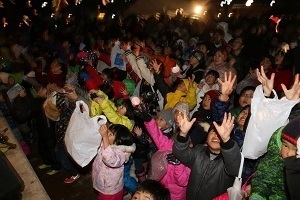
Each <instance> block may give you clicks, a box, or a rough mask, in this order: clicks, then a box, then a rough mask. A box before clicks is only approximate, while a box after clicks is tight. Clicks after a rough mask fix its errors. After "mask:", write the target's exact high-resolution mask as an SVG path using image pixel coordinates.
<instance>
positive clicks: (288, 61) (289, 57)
mask: <svg viewBox="0 0 300 200" xmlns="http://www.w3.org/2000/svg"><path fill="white" fill-rule="evenodd" d="M277 54H278V53H277ZM283 55H284V58H283V60H282V62H281V64H280V69H291V68H292V67H293V63H294V54H293V53H292V52H291V51H288V52H286V53H285V54H283Z"/></svg>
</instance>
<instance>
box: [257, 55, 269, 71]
mask: <svg viewBox="0 0 300 200" xmlns="http://www.w3.org/2000/svg"><path fill="white" fill-rule="evenodd" d="M260 66H263V68H264V70H265V72H266V71H268V70H269V69H270V68H271V67H272V63H271V61H270V60H269V58H267V57H265V58H264V59H263V60H262V61H261V62H260Z"/></svg>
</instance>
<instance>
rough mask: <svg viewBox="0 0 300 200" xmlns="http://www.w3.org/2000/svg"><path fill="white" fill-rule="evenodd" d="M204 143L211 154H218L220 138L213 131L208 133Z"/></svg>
mask: <svg viewBox="0 0 300 200" xmlns="http://www.w3.org/2000/svg"><path fill="white" fill-rule="evenodd" d="M206 143H207V145H208V147H209V149H210V151H211V152H213V153H217V154H219V153H220V149H221V146H220V138H219V136H218V134H217V133H216V131H215V130H214V129H212V130H211V131H210V132H209V133H208V135H207V140H206Z"/></svg>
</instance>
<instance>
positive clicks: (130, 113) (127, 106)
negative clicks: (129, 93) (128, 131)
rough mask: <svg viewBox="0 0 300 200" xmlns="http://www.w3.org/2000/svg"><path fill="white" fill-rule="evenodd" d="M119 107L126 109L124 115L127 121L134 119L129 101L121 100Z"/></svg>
mask: <svg viewBox="0 0 300 200" xmlns="http://www.w3.org/2000/svg"><path fill="white" fill-rule="evenodd" d="M121 105H122V106H124V107H125V108H126V114H125V115H126V116H127V117H128V118H129V119H134V108H133V106H132V103H131V101H130V99H123V101H122V103H121Z"/></svg>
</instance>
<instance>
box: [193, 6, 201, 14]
mask: <svg viewBox="0 0 300 200" xmlns="http://www.w3.org/2000/svg"><path fill="white" fill-rule="evenodd" d="M201 10H202V7H201V6H196V8H195V10H194V12H195V13H196V14H200V12H201Z"/></svg>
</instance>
